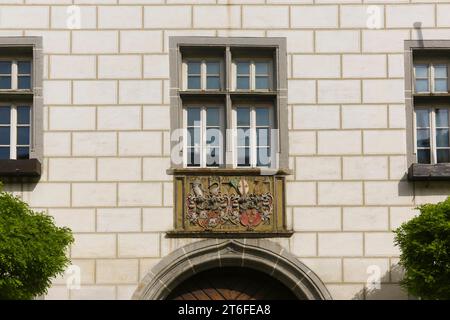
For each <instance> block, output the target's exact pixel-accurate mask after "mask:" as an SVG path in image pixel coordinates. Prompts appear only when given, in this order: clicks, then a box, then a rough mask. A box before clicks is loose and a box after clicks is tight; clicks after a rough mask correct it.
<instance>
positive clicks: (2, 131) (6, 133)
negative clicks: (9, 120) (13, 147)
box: [0, 127, 11, 145]
mask: <svg viewBox="0 0 450 320" xmlns="http://www.w3.org/2000/svg"><path fill="white" fill-rule="evenodd" d="M10 133H11V132H10V129H9V127H0V145H2V144H3V145H9V143H10Z"/></svg>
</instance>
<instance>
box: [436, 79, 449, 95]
mask: <svg viewBox="0 0 450 320" xmlns="http://www.w3.org/2000/svg"><path fill="white" fill-rule="evenodd" d="M434 91H436V92H447V91H448V88H447V79H439V80H435V81H434Z"/></svg>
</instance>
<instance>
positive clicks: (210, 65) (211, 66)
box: [206, 62, 220, 74]
mask: <svg viewBox="0 0 450 320" xmlns="http://www.w3.org/2000/svg"><path fill="white" fill-rule="evenodd" d="M206 74H220V63H219V62H207V63H206Z"/></svg>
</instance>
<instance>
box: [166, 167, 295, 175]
mask: <svg viewBox="0 0 450 320" xmlns="http://www.w3.org/2000/svg"><path fill="white" fill-rule="evenodd" d="M166 173H167V174H168V175H175V176H176V175H261V174H262V173H263V174H264V175H291V174H292V170H290V169H261V168H195V167H193V168H171V169H167V171H166Z"/></svg>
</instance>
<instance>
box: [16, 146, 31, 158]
mask: <svg viewBox="0 0 450 320" xmlns="http://www.w3.org/2000/svg"><path fill="white" fill-rule="evenodd" d="M29 158H30V148H29V147H18V148H17V159H29Z"/></svg>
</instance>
